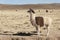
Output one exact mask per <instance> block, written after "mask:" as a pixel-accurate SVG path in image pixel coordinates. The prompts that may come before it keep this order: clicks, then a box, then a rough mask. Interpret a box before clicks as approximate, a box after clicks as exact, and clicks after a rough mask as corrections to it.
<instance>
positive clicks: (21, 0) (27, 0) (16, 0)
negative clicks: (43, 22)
mask: <svg viewBox="0 0 60 40" xmlns="http://www.w3.org/2000/svg"><path fill="white" fill-rule="evenodd" d="M40 3H42V4H43V3H60V0H0V4H40Z"/></svg>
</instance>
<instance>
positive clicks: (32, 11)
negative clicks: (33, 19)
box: [27, 8, 35, 14]
mask: <svg viewBox="0 0 60 40" xmlns="http://www.w3.org/2000/svg"><path fill="white" fill-rule="evenodd" d="M27 12H29V13H33V14H35V11H34V10H33V9H31V8H29V10H28V11H27Z"/></svg>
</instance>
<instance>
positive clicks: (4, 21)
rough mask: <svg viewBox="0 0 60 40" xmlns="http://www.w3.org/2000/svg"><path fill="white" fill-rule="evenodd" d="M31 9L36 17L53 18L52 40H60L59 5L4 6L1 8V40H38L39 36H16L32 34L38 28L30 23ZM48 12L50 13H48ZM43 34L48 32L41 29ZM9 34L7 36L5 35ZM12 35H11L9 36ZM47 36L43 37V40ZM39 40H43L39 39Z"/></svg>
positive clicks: (50, 35) (50, 36)
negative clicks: (29, 11) (17, 34)
mask: <svg viewBox="0 0 60 40" xmlns="http://www.w3.org/2000/svg"><path fill="white" fill-rule="evenodd" d="M29 8H32V9H33V10H34V11H35V14H36V16H42V17H51V19H52V25H51V27H50V32H49V38H50V40H60V6H59V4H41V5H40V4H29V5H2V4H1V6H0V39H1V40H38V39H37V38H38V37H37V35H32V36H15V35H12V34H16V33H20V32H23V33H32V32H33V31H36V28H35V27H34V26H32V24H31V22H30V15H29V13H28V12H27V11H28V10H29ZM46 10H48V12H46ZM41 33H42V34H43V35H46V34H47V32H46V30H44V29H43V28H41ZM5 34H7V35H5ZM9 34H10V35H9ZM44 38H45V36H43V37H42V40H45V39H44ZM39 40H41V39H40V38H39Z"/></svg>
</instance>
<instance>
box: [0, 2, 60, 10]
mask: <svg viewBox="0 0 60 40" xmlns="http://www.w3.org/2000/svg"><path fill="white" fill-rule="evenodd" d="M28 8H33V9H60V3H53V4H25V5H8V4H0V10H3V9H5V10H6V9H28Z"/></svg>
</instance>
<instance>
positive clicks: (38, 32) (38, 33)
mask: <svg viewBox="0 0 60 40" xmlns="http://www.w3.org/2000/svg"><path fill="white" fill-rule="evenodd" d="M37 35H38V36H40V26H38V31H37Z"/></svg>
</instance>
